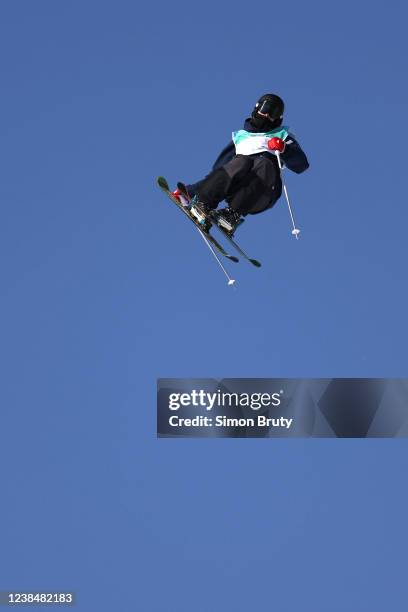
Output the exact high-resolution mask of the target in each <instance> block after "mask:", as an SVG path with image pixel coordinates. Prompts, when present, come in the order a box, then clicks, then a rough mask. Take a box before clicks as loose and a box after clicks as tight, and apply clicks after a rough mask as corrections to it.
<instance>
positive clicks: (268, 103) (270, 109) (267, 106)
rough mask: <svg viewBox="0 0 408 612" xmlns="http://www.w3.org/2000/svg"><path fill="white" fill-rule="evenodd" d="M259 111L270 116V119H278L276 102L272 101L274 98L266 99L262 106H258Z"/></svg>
mask: <svg viewBox="0 0 408 612" xmlns="http://www.w3.org/2000/svg"><path fill="white" fill-rule="evenodd" d="M257 112H258V113H259V114H260V115H264V116H267V117H269V118H270V119H277V118H278V117H277V115H276V104H274V102H272V100H264V101H263V102H262V104H261V106H260V108H258V110H257Z"/></svg>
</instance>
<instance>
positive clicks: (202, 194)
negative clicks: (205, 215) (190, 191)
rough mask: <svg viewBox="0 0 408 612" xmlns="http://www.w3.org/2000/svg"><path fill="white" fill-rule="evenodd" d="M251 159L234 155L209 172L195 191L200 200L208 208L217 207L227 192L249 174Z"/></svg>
mask: <svg viewBox="0 0 408 612" xmlns="http://www.w3.org/2000/svg"><path fill="white" fill-rule="evenodd" d="M252 165H253V160H252V159H251V158H248V157H246V156H245V155H236V156H235V157H234V158H233V159H232V160H231V161H229V162H228V163H226V164H225V165H224V166H222V167H221V168H217V170H214V171H213V172H211V173H210V174H209V175H208V176H207V177H206V178H205V179H204V180H203V181H202V182H201V183H200V187H199V189H198V191H197V196H198V199H199V201H200V202H203V203H204V204H206V205H207V206H208V207H209V208H213V209H214V208H217V206H218V204H219V203H220V202H221V201H222V200H225V199H226V198H227V196H228V194H229V193H231V192H234V191H235V189H236V187H237V185H238V184H239V183H240V182H241V181H242V180H243V179H245V177H246V176H247V175H248V174H249V172H250V170H251V168H252Z"/></svg>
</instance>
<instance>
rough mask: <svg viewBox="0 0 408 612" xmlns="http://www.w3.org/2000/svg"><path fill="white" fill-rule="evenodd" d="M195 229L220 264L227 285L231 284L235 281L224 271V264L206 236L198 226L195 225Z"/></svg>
mask: <svg viewBox="0 0 408 612" xmlns="http://www.w3.org/2000/svg"><path fill="white" fill-rule="evenodd" d="M197 231H198V232H199V233H200V235H201V237H202V239H203V240H204V242H205V243H206V245H207V246H208V248H209V249H210V251H211V253H212V254H213V255H214V257H215V259H216V260H217V263H218V265H219V266H220V268H221V270H222V271H223V272H224V274H225V276H226V277H227V279H228V285H229V286H230V285H233V284H234V283H235V279H233V278H231V277H230V275H229V274H228V272H227V271H226V269H225V268H224V266H223V265H222V263H221V261H220V258H219V257H218V255H217V253H216V252H215V251H214V249H213V247H212V244H211V243H210V242H209V241H208V240H207V238H206V237H205V235H204V232H202V231H201V230H200V228H199V227H197Z"/></svg>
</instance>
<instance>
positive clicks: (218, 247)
mask: <svg viewBox="0 0 408 612" xmlns="http://www.w3.org/2000/svg"><path fill="white" fill-rule="evenodd" d="M157 184H158V186H159V187H160V189H162V191H164V193H165V194H166V195H167V197H169V198H170V200H171V201H172V202H174V204H176V206H177V208H179V209H180V210H181V211H182V212H183V213H184V214H185V215H186V217H188V218H189V219H190V221H192V222H193V223H194V225H195V226H196V228H197V229H198V230H199V231H200V233H201V235H202V236H203V237H204V240H206V241H207V242H209V243H211V245H212V246H213V247H214V248H215V249H216V250H217V251H218V252H219V253H221V255H223V256H224V257H226V258H227V259H229V260H230V261H233V262H234V263H237V262H238V261H239V259H238V257H235V255H230V253H227V251H226V250H225V249H224V248H223V247H222V246H221V245H220V243H219V242H218V241H217V240H216V239H215V238H214V236H212V235H211V234H210V233H209V231H205V230H204V229H203V227H202V226H201V225H200V224H199V223H198V221H196V219H195V218H194V217H193V216H192V215H191V214H190V212H189V209H188V207H187V206H183V205H182V204H180V202H179V201H178V200H177V198H175V197H173V195H172V193H171V191H170V188H169V184H168V182H167V180H166V179H165V178H164V177H163V176H159V177H158V178H157Z"/></svg>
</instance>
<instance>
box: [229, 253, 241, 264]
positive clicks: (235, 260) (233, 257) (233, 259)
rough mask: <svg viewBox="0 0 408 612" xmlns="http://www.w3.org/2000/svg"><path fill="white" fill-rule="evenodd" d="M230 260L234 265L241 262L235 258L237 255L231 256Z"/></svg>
mask: <svg viewBox="0 0 408 612" xmlns="http://www.w3.org/2000/svg"><path fill="white" fill-rule="evenodd" d="M228 259H229V260H230V261H233V262H234V263H238V262H239V259H238V257H235V255H229V256H228Z"/></svg>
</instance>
